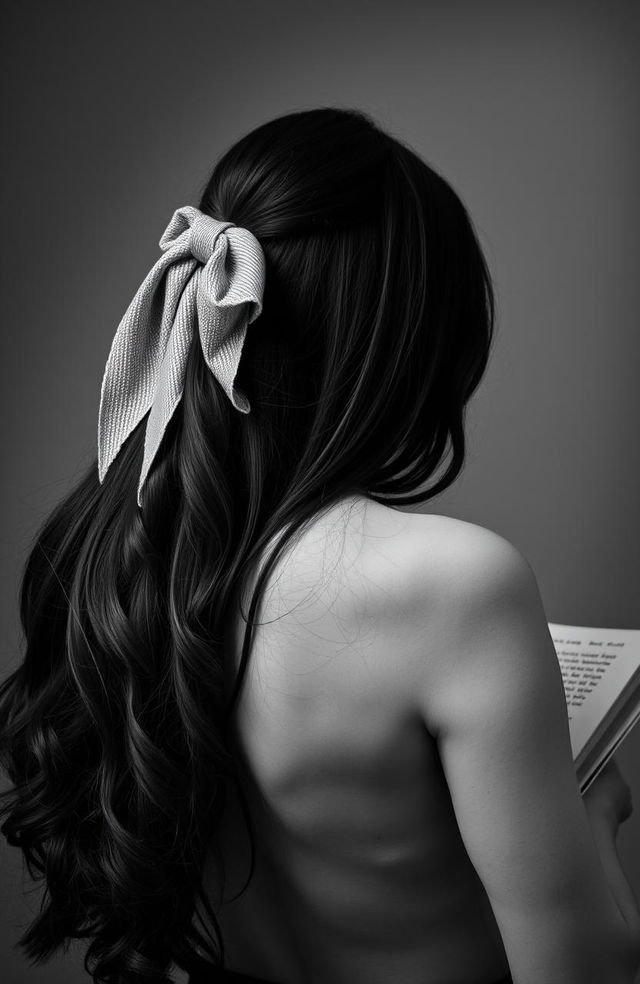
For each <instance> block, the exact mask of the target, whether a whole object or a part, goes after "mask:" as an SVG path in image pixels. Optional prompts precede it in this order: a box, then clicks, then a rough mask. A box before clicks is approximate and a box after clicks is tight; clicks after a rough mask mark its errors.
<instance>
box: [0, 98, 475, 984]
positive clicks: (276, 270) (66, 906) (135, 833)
mask: <svg viewBox="0 0 640 984" xmlns="http://www.w3.org/2000/svg"><path fill="white" fill-rule="evenodd" d="M199 208H200V209H201V210H202V211H203V212H206V213H207V214H209V215H211V216H213V217H214V218H217V219H221V220H228V221H232V222H234V223H235V224H236V225H240V226H244V227H246V228H247V229H249V230H251V232H252V233H253V234H254V235H255V236H256V237H257V238H258V240H259V241H260V242H261V244H262V247H263V249H264V252H265V256H266V263H267V267H266V287H265V295H264V306H263V313H262V314H261V316H260V317H259V318H258V319H257V321H255V322H254V323H253V324H252V325H250V327H249V331H248V334H247V338H246V341H245V347H244V352H243V356H242V360H241V363H240V369H239V373H238V377H237V382H238V385H239V386H240V388H241V389H242V390H243V391H244V392H245V393H246V394H247V395H248V397H249V400H250V402H251V407H252V411H251V413H250V414H246V415H245V414H240V413H238V412H237V411H236V410H235V409H234V408H233V406H232V405H231V403H230V402H229V400H228V398H227V397H226V395H225V394H224V392H223V390H222V388H221V387H220V386H219V384H218V383H217V381H216V380H215V379H214V378H213V376H212V375H211V374H210V373H209V371H208V370H207V367H206V364H205V362H204V359H203V356H202V352H201V350H200V347H199V345H197V344H194V345H193V346H192V348H191V351H190V353H189V361H188V367H187V376H186V382H185V388H184V394H183V397H182V400H181V401H180V404H179V406H178V408H177V410H176V412H175V414H174V415H173V418H172V420H171V422H170V425H169V427H168V429H167V432H166V433H165V436H164V438H163V443H162V447H161V449H160V453H159V455H158V456H157V458H156V461H155V463H154V466H153V469H152V471H151V473H150V475H149V477H148V484H147V487H146V497H145V504H144V507H143V508H142V509H139V508H138V506H137V502H136V487H137V480H138V475H139V471H140V465H141V461H142V454H143V443H144V421H143V422H141V423H140V424H139V426H138V427H137V428H136V430H135V431H134V432H133V433H132V435H131V436H130V437H129V439H128V440H127V441H126V442H125V445H124V446H123V447H122V449H121V450H120V452H119V453H118V455H117V458H116V460H115V461H114V463H113V465H112V466H111V468H110V469H109V471H108V474H107V475H106V477H105V480H104V482H103V484H102V485H101V484H100V483H99V481H98V470H97V461H96V462H95V463H93V464H92V465H91V467H90V468H89V469H88V471H87V472H86V474H85V475H84V476H83V477H82V478H81V480H80V481H79V482H78V484H77V485H76V486H75V487H74V488H73V489H72V490H71V491H70V492H69V494H68V495H66V497H65V498H64V499H63V501H62V502H60V504H59V505H58V506H57V507H56V508H55V509H54V510H53V512H52V513H51V515H49V516H48V518H47V519H46V520H45V521H44V523H43V524H42V525H41V527H40V529H39V530H38V532H37V534H36V537H35V540H34V543H33V546H32V549H31V550H30V553H29V555H28V557H27V560H26V563H25V566H24V569H23V572H22V580H21V588H20V619H21V626H22V630H23V632H24V637H25V640H26V649H25V653H24V656H23V658H22V662H21V663H20V665H19V666H18V668H17V669H15V671H14V672H12V673H11V675H9V676H8V677H7V678H6V679H5V681H4V682H3V684H2V687H1V688H0V764H1V765H2V767H3V768H4V770H5V771H6V773H7V775H8V777H9V779H10V783H11V786H10V788H9V789H7V790H6V791H4V792H3V794H2V796H3V800H4V802H3V806H2V811H1V814H0V815H1V816H2V817H4V821H3V823H2V827H1V829H2V832H3V834H4V835H5V837H6V839H7V841H8V843H9V844H10V845H12V846H15V847H18V848H20V849H21V850H22V852H23V854H24V858H25V860H26V864H27V868H28V871H29V874H30V875H31V877H32V878H34V879H37V880H39V881H42V882H44V887H43V896H42V904H41V907H40V912H39V914H38V916H37V917H36V918H35V919H34V920H33V922H32V923H31V924H30V926H29V927H28V929H27V930H26V931H25V933H24V934H23V935H22V937H21V938H20V940H19V941H18V944H17V945H18V946H19V947H21V949H22V951H23V953H24V954H25V956H26V957H27V958H28V959H29V960H30V961H31V962H33V963H42V962H44V961H46V960H48V959H50V958H51V957H52V956H53V955H54V953H55V952H56V951H58V950H59V949H60V948H63V950H65V951H66V950H67V948H68V946H69V943H70V941H71V940H74V939H86V940H89V941H90V942H89V945H88V947H87V950H86V953H85V957H84V965H85V969H86V970H87V972H88V973H89V974H90V975H92V977H93V979H94V981H95V982H97V984H124V982H127V984H170V982H171V981H172V978H171V976H170V972H171V966H172V964H173V963H174V962H175V963H176V964H177V965H178V966H182V967H184V968H185V969H189V967H190V966H192V964H191V963H190V961H191V959H192V955H193V954H194V953H195V952H196V947H197V946H199V947H201V948H203V949H204V950H205V952H207V953H208V954H209V956H210V957H211V960H212V962H214V963H218V964H222V965H224V941H223V940H222V938H221V933H220V930H219V927H218V924H217V922H216V919H215V911H214V910H213V907H212V906H211V904H210V901H209V900H208V899H207V897H206V893H205V892H204V889H203V882H202V870H203V863H204V859H205V855H206V852H207V851H208V850H209V849H211V847H212V846H213V849H214V850H215V845H216V831H217V829H218V823H219V820H220V817H221V813H222V809H223V805H224V799H225V791H227V790H228V789H229V788H230V784H233V783H237V778H238V773H237V770H236V757H235V755H234V751H233V747H232V744H231V741H230V738H229V723H230V721H231V719H232V715H233V709H234V704H235V701H236V700H237V697H238V694H239V693H240V689H241V685H242V679H243V674H244V671H245V669H246V665H247V660H248V659H249V654H250V648H251V639H252V629H253V626H254V625H256V624H258V622H257V612H258V607H259V603H260V599H261V596H262V591H263V588H264V585H265V582H266V580H267V578H268V577H269V574H270V572H271V571H272V569H273V567H274V565H275V564H276V562H277V560H278V557H280V556H281V554H282V551H283V550H284V548H285V546H286V545H287V543H291V542H292V538H293V537H295V536H296V535H299V534H300V533H301V531H302V530H303V529H304V528H305V527H306V526H307V525H308V524H309V523H310V522H311V521H312V520H313V519H314V517H317V516H318V514H319V513H320V512H322V511H323V510H325V509H328V508H330V507H331V506H332V505H333V504H335V503H337V502H338V501H339V500H341V499H343V498H344V497H346V496H349V495H352V494H359V495H365V496H367V497H369V498H370V499H373V500H375V501H377V502H380V503H386V504H392V505H394V504H397V505H411V504H414V503H417V502H424V501H425V500H427V499H429V498H431V497H433V496H435V495H437V494H438V493H439V492H440V491H442V490H443V489H445V488H446V487H447V486H449V485H450V484H451V483H452V482H453V481H454V479H455V478H456V476H457V475H458V474H459V472H460V470H461V468H462V465H463V462H464V456H465V438H464V412H465V405H466V403H467V401H468V400H469V397H470V396H471V394H472V393H473V392H474V390H475V388H476V387H477V385H478V383H479V381H480V379H481V377H482V375H483V372H484V370H485V367H486V364H487V361H488V357H489V351H490V347H491V340H492V335H493V326H494V301H493V291H492V285H491V279H490V276H489V273H488V270H487V266H486V263H485V260H484V257H483V254H482V251H481V249H480V246H479V244H478V240H477V237H476V234H475V232H474V229H473V226H472V223H471V221H470V218H469V215H468V213H467V211H466V209H465V207H464V205H463V204H462V203H461V201H460V199H459V198H458V196H457V195H456V193H455V192H454V191H453V190H452V188H451V187H450V185H449V184H448V183H447V182H446V181H445V180H444V179H443V178H442V177H440V176H439V175H438V174H437V173H436V171H435V170H433V169H432V168H431V167H429V166H428V165H427V164H426V163H424V162H423V161H422V160H421V159H420V158H419V156H417V155H416V153H414V152H413V151H412V150H411V149H410V148H409V147H408V146H406V145H405V144H404V143H403V142H401V141H399V140H398V139H396V138H394V137H392V136H391V135H389V134H388V133H386V132H384V131H383V130H382V129H380V127H379V126H378V125H377V124H376V123H375V122H374V120H372V119H371V118H370V117H369V116H368V115H367V114H365V113H363V112H360V111H357V110H351V109H343V108H330V107H329V108H317V109H312V110H308V111H301V112H294V113H290V114H287V115H285V116H281V117H279V118H277V119H274V120H271V121H269V122H267V123H265V124H264V125H262V126H259V127H258V128H257V129H254V130H253V131H252V132H250V133H248V134H247V135H246V136H244V137H243V138H242V139H240V140H239V141H238V142H237V143H236V144H235V145H234V146H232V147H231V149H229V150H228V151H227V152H226V153H225V154H224V156H222V158H221V159H220V160H219V161H218V163H217V164H216V165H215V167H214V170H213V172H212V174H211V177H210V179H209V180H208V181H207V183H206V186H205V187H204V190H203V192H202V196H201V200H200V203H199ZM195 337H197V335H196V336H195ZM441 466H442V468H443V470H442V473H441V474H440V477H436V475H437V472H438V470H439V469H440V468H441ZM427 482H431V484H430V485H429V487H428V488H426V487H424V486H425V483H427ZM274 537H277V539H276V543H275V547H274V548H273V549H272V551H271V553H270V555H269V556H268V558H267V560H266V562H265V563H264V565H263V567H262V570H261V573H260V576H259V577H258V579H257V582H256V585H255V588H254V592H253V595H252V597H251V602H250V605H249V610H248V612H247V613H245V612H243V613H242V615H243V617H244V619H245V621H246V623H247V624H246V630H245V636H244V643H243V647H242V656H241V661H240V669H239V671H238V674H237V677H236V679H235V687H234V689H233V692H232V693H231V694H229V692H228V689H225V686H224V681H223V676H224V674H223V670H224V664H225V659H226V658H227V654H226V652H225V634H224V629H225V625H226V624H227V622H228V619H229V617H230V616H231V614H232V613H233V612H234V611H237V604H238V600H237V599H238V589H239V586H240V585H241V584H242V583H243V579H244V577H245V576H246V574H247V573H248V571H249V570H250V568H251V567H252V565H254V563H255V562H256V560H257V558H258V557H259V556H260V554H261V552H262V551H263V550H264V548H265V546H267V545H268V544H269V543H270V541H271V540H272V538H274ZM220 863H221V864H222V865H223V864H224V858H221V859H220ZM203 909H204V911H206V912H208V914H209V917H210V919H211V926H212V932H211V933H210V934H208V935H207V936H205V935H203V934H202V933H200V931H199V930H196V929H195V927H194V925H193V920H194V915H195V914H196V913H198V912H201V911H202V910H203Z"/></svg>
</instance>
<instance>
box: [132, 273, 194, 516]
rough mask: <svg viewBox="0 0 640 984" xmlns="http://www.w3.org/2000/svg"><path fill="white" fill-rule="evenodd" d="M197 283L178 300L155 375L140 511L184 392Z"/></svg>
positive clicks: (141, 486)
mask: <svg viewBox="0 0 640 984" xmlns="http://www.w3.org/2000/svg"><path fill="white" fill-rule="evenodd" d="M197 281H198V278H197V276H194V277H191V279H190V280H189V281H188V283H187V285H186V287H185V289H184V291H183V292H182V295H181V296H180V301H179V303H178V308H177V311H176V315H175V319H174V322H173V326H172V329H171V335H170V338H169V342H168V344H167V347H166V349H165V353H164V356H163V359H162V363H161V365H160V367H159V369H158V371H157V379H156V386H155V392H154V394H153V400H152V403H151V412H150V414H149V418H148V420H147V426H146V429H145V438H144V456H143V460H142V468H141V470H140V478H139V481H138V500H137V501H138V505H139V506H140V507H142V492H143V488H144V484H145V482H146V479H147V475H148V474H149V471H150V470H151V466H152V465H153V462H154V460H155V457H156V455H157V453H158V451H159V449H160V445H161V443H162V438H163V437H164V434H165V431H166V429H167V427H168V425H169V421H170V420H171V418H172V416H173V414H174V411H175V409H176V407H177V406H178V403H179V402H180V400H181V399H182V394H183V392H184V380H185V375H186V368H187V358H188V355H189V346H190V344H191V340H192V338H193V332H194V324H195V321H194V319H195V307H196V291H197V286H198V285H197Z"/></svg>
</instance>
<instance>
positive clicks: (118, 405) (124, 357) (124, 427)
mask: <svg viewBox="0 0 640 984" xmlns="http://www.w3.org/2000/svg"><path fill="white" fill-rule="evenodd" d="M186 252H187V247H186V244H185V243H182V244H179V245H178V246H177V247H176V248H175V249H173V250H168V251H167V252H166V253H164V254H163V255H162V256H161V257H160V259H159V260H158V261H157V263H156V264H155V266H154V267H153V268H152V270H151V271H150V272H149V273H148V275H147V277H146V278H145V280H144V281H143V283H142V285H141V286H140V288H139V289H138V292H137V293H136V295H135V297H134V298H133V300H132V301H131V303H130V305H129V307H128V308H127V311H126V313H125V315H124V317H123V318H122V321H121V322H120V324H119V326H118V330H117V332H116V334H115V336H114V339H113V342H112V344H111V350H110V352H109V358H108V359H107V364H106V368H105V371H104V376H103V379H102V387H101V391H100V408H99V412H98V475H99V479H100V482H102V481H103V479H104V476H105V475H106V472H107V470H108V468H109V466H110V465H111V463H112V461H113V460H114V458H115V457H116V455H117V454H118V452H119V450H120V448H121V447H122V445H123V444H124V442H125V441H126V439H127V437H129V435H130V434H131V433H132V431H133V430H135V428H136V427H137V426H138V424H139V423H140V421H141V420H142V418H143V417H144V415H145V413H147V411H148V410H149V407H150V406H151V402H152V400H153V394H154V392H155V389H156V384H157V377H158V373H159V367H160V364H161V360H162V357H163V354H164V352H165V351H166V348H167V345H168V341H169V338H170V335H171V329H172V324H173V320H174V312H175V309H176V307H177V305H178V303H179V300H180V297H181V295H182V293H183V291H184V287H185V284H186V283H188V281H189V278H190V277H191V274H192V272H193V270H194V268H195V267H196V266H197V262H196V260H194V259H187V258H184V259H183V257H184V256H185V253H186ZM165 273H166V278H165ZM163 281H164V283H163ZM162 288H163V289H162Z"/></svg>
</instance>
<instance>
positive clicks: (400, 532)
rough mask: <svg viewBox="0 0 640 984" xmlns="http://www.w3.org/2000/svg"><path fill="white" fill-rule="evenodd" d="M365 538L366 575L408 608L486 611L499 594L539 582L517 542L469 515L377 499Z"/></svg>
mask: <svg viewBox="0 0 640 984" xmlns="http://www.w3.org/2000/svg"><path fill="white" fill-rule="evenodd" d="M365 543H366V560H367V564H368V574H369V575H370V576H371V577H373V578H375V582H374V583H378V584H379V585H380V587H381V589H382V593H383V595H387V596H388V597H389V599H390V601H391V602H392V603H393V601H395V602H397V603H402V606H403V610H404V611H412V610H413V609H414V608H417V609H418V610H419V611H421V612H423V613H425V614H426V613H429V612H433V610H434V609H435V607H436V606H439V607H440V608H442V607H443V606H444V607H446V608H451V609H455V610H456V611H457V612H458V613H460V612H461V606H462V608H463V609H469V608H470V607H474V608H475V607H480V608H481V609H483V610H484V608H485V606H486V605H487V604H490V603H491V601H492V599H494V598H495V597H496V596H500V597H503V596H504V595H505V593H509V592H514V591H515V592H516V593H517V592H518V591H522V590H525V591H526V590H529V591H531V590H532V589H533V588H534V587H535V586H536V579H535V574H534V572H533V570H532V568H531V565H530V563H529V561H528V560H527V558H526V557H525V556H524V554H523V553H522V552H521V551H520V550H519V549H518V548H517V547H516V546H515V545H514V544H513V543H511V542H510V541H509V540H507V539H506V538H505V537H503V536H501V535H500V534H499V533H496V532H494V531H493V530H491V529H488V528H487V527H484V526H480V525H478V524H476V523H470V522H467V521H466V520H462V519H456V518H454V517H450V516H443V515H439V514H434V513H405V512H401V511H399V510H396V509H392V508H389V507H385V506H380V505H379V504H378V503H373V504H372V508H368V509H367V525H366V527H365ZM394 596H395V597H394Z"/></svg>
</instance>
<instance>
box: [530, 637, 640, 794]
mask: <svg viewBox="0 0 640 984" xmlns="http://www.w3.org/2000/svg"><path fill="white" fill-rule="evenodd" d="M549 631H550V633H551V638H552V639H553V642H554V645H555V647H556V652H557V654H558V660H559V662H560V669H561V670H562V680H563V683H564V689H565V695H566V698H567V711H568V714H569V734H570V737H571V749H572V751H573V758H574V762H575V765H576V772H577V775H578V781H579V783H580V790H581V792H584V791H585V790H586V788H587V787H588V786H589V785H590V783H591V782H592V781H593V780H594V779H595V777H596V775H597V774H598V772H599V771H600V769H601V768H602V766H603V765H604V764H605V762H606V761H607V759H608V758H609V757H610V756H611V755H613V753H614V752H615V750H616V748H617V747H618V745H619V744H620V742H621V741H622V739H623V738H624V737H625V736H626V735H627V734H628V733H629V732H630V731H631V728H632V727H633V725H634V724H635V723H636V721H638V720H640V629H595V628H589V627H585V626H580V625H558V624H557V623H555V622H549Z"/></svg>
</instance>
